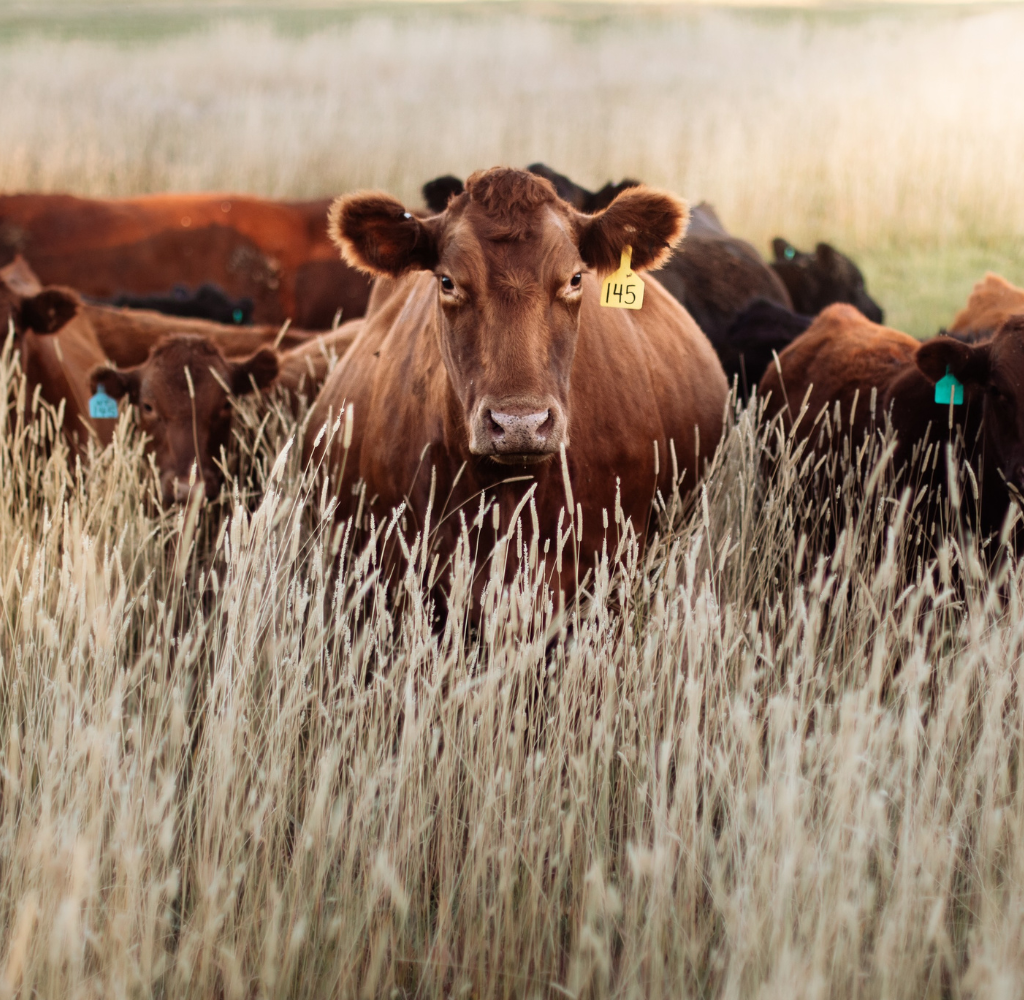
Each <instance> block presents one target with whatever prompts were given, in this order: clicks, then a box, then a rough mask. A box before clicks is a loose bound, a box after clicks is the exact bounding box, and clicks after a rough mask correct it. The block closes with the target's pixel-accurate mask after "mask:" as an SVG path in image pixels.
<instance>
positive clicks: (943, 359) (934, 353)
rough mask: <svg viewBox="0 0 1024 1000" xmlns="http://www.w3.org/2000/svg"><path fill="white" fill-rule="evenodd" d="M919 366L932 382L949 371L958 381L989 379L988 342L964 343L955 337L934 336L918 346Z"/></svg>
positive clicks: (917, 360) (983, 380)
mask: <svg viewBox="0 0 1024 1000" xmlns="http://www.w3.org/2000/svg"><path fill="white" fill-rule="evenodd" d="M915 361H916V362H917V367H918V368H919V369H920V370H921V372H922V373H923V375H924V377H925V378H926V379H928V381H929V382H938V381H939V379H940V378H942V377H943V376H945V375H946V373H947V372H949V373H950V374H952V375H954V376H956V379H957V381H959V382H963V383H964V385H967V384H969V383H971V382H974V383H980V382H986V381H988V372H989V345H988V344H976V345H971V344H965V343H963V341H960V340H957V339H956V338H954V337H941V336H940V337H935V338H934V339H933V340H929V341H928V342H927V343H925V344H922V345H921V346H920V347H919V348H918V349H917V355H916V357H915Z"/></svg>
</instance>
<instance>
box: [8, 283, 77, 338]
mask: <svg viewBox="0 0 1024 1000" xmlns="http://www.w3.org/2000/svg"><path fill="white" fill-rule="evenodd" d="M77 314H78V299H77V297H76V296H75V295H73V294H72V293H71V292H67V291H65V290H64V289H63V288H47V289H46V290H45V291H42V292H40V293H39V294H38V295H31V296H29V297H28V298H24V299H22V300H21V305H20V306H19V307H18V319H19V321H20V325H21V328H22V329H23V330H32V331H33V332H34V333H56V332H57V331H58V330H60V329H62V328H63V327H64V326H66V325H67V324H68V323H69V322H70V321H71V320H72V319H74V318H75V316H76V315H77Z"/></svg>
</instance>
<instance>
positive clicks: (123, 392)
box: [89, 365, 140, 405]
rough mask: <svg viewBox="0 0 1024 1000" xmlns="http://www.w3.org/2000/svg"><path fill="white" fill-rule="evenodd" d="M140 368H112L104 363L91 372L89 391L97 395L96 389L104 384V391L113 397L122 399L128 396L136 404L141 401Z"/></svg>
mask: <svg viewBox="0 0 1024 1000" xmlns="http://www.w3.org/2000/svg"><path fill="white" fill-rule="evenodd" d="M139 384H140V379H139V369H138V368H124V369H118V368H110V367H109V366H107V365H102V366H100V367H99V368H94V369H93V370H92V371H91V372H89V392H90V394H91V395H94V396H95V395H96V390H97V389H98V388H99V387H100V386H101V385H102V386H103V391H104V392H105V393H106V394H107V395H108V396H109V397H110V398H111V399H120V398H121V397H122V396H127V397H128V399H129V400H130V401H131V402H132V403H133V404H135V405H138V402H139Z"/></svg>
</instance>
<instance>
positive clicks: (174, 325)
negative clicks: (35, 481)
mask: <svg viewBox="0 0 1024 1000" xmlns="http://www.w3.org/2000/svg"><path fill="white" fill-rule="evenodd" d="M0 303H11V305H9V306H8V310H9V311H12V314H13V316H14V318H15V320H16V323H17V324H19V325H20V326H19V329H20V336H19V349H20V351H21V360H22V367H23V370H24V371H25V373H26V375H27V379H28V384H29V394H28V395H29V398H31V397H32V395H33V394H34V392H35V391H36V389H38V391H39V393H40V395H41V396H42V398H43V399H45V400H46V401H47V402H48V403H50V404H51V405H52V406H54V407H57V406H60V405H61V404H62V403H63V405H64V407H65V413H64V430H65V433H66V434H67V437H68V439H69V440H70V442H71V444H72V446H73V448H75V449H76V450H77V451H78V452H79V453H82V452H83V451H84V446H85V443H86V441H87V440H88V438H89V437H90V436H93V437H95V439H96V440H97V441H98V443H100V444H101V445H102V444H107V443H109V441H110V439H111V437H112V435H113V431H114V426H115V421H113V420H110V419H93V418H92V417H90V416H89V398H90V396H91V395H92V394H93V393H94V392H95V389H96V386H97V385H98V384H101V383H102V384H103V385H104V387H105V390H106V392H107V394H108V395H110V396H111V397H113V398H115V399H116V398H120V397H121V396H124V395H127V396H128V397H129V399H130V400H131V402H132V403H133V404H135V405H136V406H137V407H138V413H139V422H140V425H141V426H142V427H143V429H144V430H145V431H146V432H147V434H148V435H149V437H150V441H151V445H150V447H151V449H152V450H153V451H154V452H155V453H156V460H157V467H158V469H159V470H160V474H161V482H162V488H163V495H164V500H165V502H168V503H170V502H172V501H174V500H175V499H179V498H180V497H181V495H182V493H183V491H185V492H187V484H188V480H189V475H190V472H191V466H192V464H193V463H195V464H196V465H197V467H198V473H199V478H198V483H199V488H200V489H201V490H202V492H203V493H204V494H206V495H212V494H213V493H214V492H216V490H217V489H218V488H219V485H220V471H219V469H218V466H217V464H216V460H217V459H219V457H220V448H221V446H222V445H224V444H226V443H227V440H228V433H229V430H230V416H231V408H230V405H229V403H228V398H227V394H226V392H225V388H224V387H225V386H226V387H227V388H229V389H230V390H231V391H232V392H233V393H235V394H243V393H247V392H251V391H253V389H254V388H264V387H266V386H267V385H269V384H270V383H271V382H272V381H273V379H274V377H275V376H276V374H277V371H278V355H277V353H276V351H274V350H272V349H269V348H268V347H266V346H264V345H270V344H273V343H274V342H275V341H279V340H280V341H283V342H285V343H289V344H292V345H294V348H293V349H296V350H297V351H298V353H297V354H296V355H294V356H293V355H291V354H290V353H287V352H286V354H285V355H284V356H285V358H288V359H290V360H289V366H290V368H289V370H290V371H292V372H294V373H297V372H298V370H299V363H300V359H301V361H302V370H303V371H304V372H306V373H307V377H308V378H309V379H310V385H309V387H308V389H307V391H312V389H314V388H315V386H316V382H315V380H316V379H319V380H321V381H322V379H323V378H324V377H325V376H326V373H327V367H328V361H327V360H326V359H323V360H321V354H320V353H319V351H317V352H314V351H312V350H309V351H307V350H305V348H306V347H307V346H309V345H311V344H312V343H313V342H314V341H315V339H316V336H315V335H314V334H309V333H305V334H303V333H298V332H295V333H292V332H289V333H287V334H285V335H284V337H282V336H281V335H280V332H279V331H278V330H277V329H276V328H275V327H253V328H248V329H238V328H237V327H232V326H221V325H220V324H218V323H209V322H203V321H198V320H192V321H190V320H175V319H174V318H172V317H168V316H163V315H161V314H159V313H144V312H135V311H133V310H118V309H110V308H105V307H97V306H90V305H87V304H84V303H82V301H81V299H80V298H79V296H78V295H77V294H76V293H74V292H71V291H69V290H67V289H59V288H47V289H41V288H40V286H39V282H38V279H37V278H36V276H35V275H34V274H33V273H32V271H31V269H30V268H29V267H28V266H27V265H26V264H25V262H24V261H23V260H21V259H18V260H16V261H15V262H14V263H13V264H10V265H8V266H7V267H6V268H3V269H0ZM44 333H45V334H47V335H46V336H42V335H41V334H44ZM352 336H353V331H352V324H349V328H348V329H344V328H343V329H340V330H338V331H335V332H334V333H332V334H328V335H327V340H328V344H327V346H328V349H329V350H330V349H333V351H334V352H335V353H336V354H337V353H338V352H339V351H343V350H344V348H345V347H346V346H347V343H348V342H350V341H351V338H352ZM307 355H308V356H307ZM111 360H113V361H116V362H117V364H118V365H120V366H122V367H121V368H120V369H114V368H111V367H110V361H111ZM186 367H187V368H188V371H189V375H188V377H186V375H185V369H186ZM91 373H92V377H90V374H91ZM189 379H191V383H192V384H191V389H190V387H189Z"/></svg>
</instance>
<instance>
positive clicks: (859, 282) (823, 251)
mask: <svg viewBox="0 0 1024 1000" xmlns="http://www.w3.org/2000/svg"><path fill="white" fill-rule="evenodd" d="M772 252H773V253H774V254H775V259H774V260H773V261H772V263H771V267H772V270H773V271H774V272H775V273H776V274H777V275H778V276H779V279H780V280H781V281H782V283H783V284H784V285H785V286H786V291H787V292H788V293H789V298H790V301H791V302H792V307H793V309H794V310H795V311H796V312H798V313H802V314H803V315H805V316H816V315H817V314H818V313H820V312H821V310H822V309H824V308H825V307H826V306H830V305H832V304H833V303H835V302H848V303H849V304H850V305H852V306H854V307H855V308H857V309H858V310H860V312H861V313H862V314H863V315H864V316H866V317H867V318H868V319H869V320H871V322H872V323H882V322H884V319H885V315H884V313H883V312H882V307H881V306H880V305H879V304H878V303H877V302H876V301H875V300H874V299H873V298H871V296H870V295H868V292H867V287H866V286H865V284H864V275H863V274H861V270H860V268H859V267H857V265H856V264H854V262H853V261H852V260H850V258H849V257H847V256H846V254H843V253H840V252H839V251H838V250H836V248H835V247H833V246H830V245H829V244H828V243H819V244H818V245H817V246H816V247H815V248H814V253H812V254H811V253H804V252H803V251H802V250H797V248H796V247H795V246H793V244H792V243H790V242H789V241H788V240H784V239H783V238H782V237H781V236H776V237H775V239H774V240H772Z"/></svg>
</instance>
